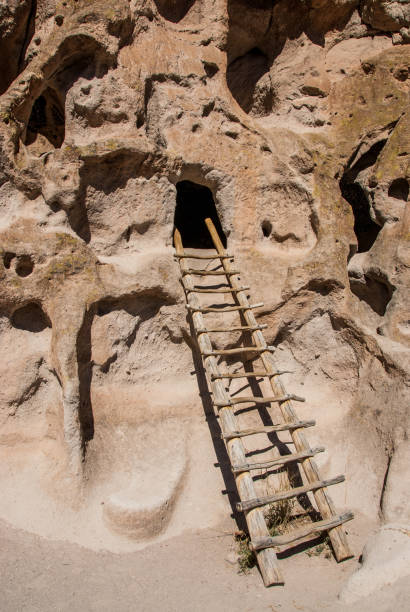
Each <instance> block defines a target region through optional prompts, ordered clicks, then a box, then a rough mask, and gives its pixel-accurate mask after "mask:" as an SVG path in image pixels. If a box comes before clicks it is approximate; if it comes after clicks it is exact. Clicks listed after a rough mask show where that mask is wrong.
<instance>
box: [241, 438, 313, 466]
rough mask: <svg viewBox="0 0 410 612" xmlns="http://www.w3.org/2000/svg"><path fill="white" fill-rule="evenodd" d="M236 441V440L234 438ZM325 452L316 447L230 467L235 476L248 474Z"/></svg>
mask: <svg viewBox="0 0 410 612" xmlns="http://www.w3.org/2000/svg"><path fill="white" fill-rule="evenodd" d="M235 439H236V438H235ZM324 451H325V447H324V446H317V447H316V448H309V449H308V450H303V451H301V452H300V453H290V454H289V455H281V456H280V457H277V458H276V459H270V460H269V461H260V462H259V463H242V464H241V465H238V464H235V465H233V466H232V472H233V473H234V474H237V473H239V472H250V471H253V470H264V469H266V468H270V467H274V466H275V465H285V464H286V463H293V462H296V461H298V462H299V461H302V460H303V459H307V458H308V457H313V456H314V455H317V454H318V453H323V452H324Z"/></svg>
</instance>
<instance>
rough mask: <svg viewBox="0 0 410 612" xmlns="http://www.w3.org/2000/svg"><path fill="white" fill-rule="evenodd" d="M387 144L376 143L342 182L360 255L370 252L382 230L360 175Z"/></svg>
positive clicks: (341, 187)
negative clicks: (350, 208)
mask: <svg viewBox="0 0 410 612" xmlns="http://www.w3.org/2000/svg"><path fill="white" fill-rule="evenodd" d="M386 142H387V141H386V139H383V140H379V141H378V142H376V143H375V144H374V145H373V146H372V147H370V149H369V150H368V151H367V152H366V153H364V154H363V155H362V156H361V157H360V158H359V159H358V161H357V162H356V163H355V164H354V165H353V166H351V167H349V168H347V169H346V171H345V173H344V174H343V176H342V178H341V180H340V191H341V192H342V196H343V198H344V199H345V200H346V201H347V202H349V204H350V206H351V207H352V212H353V216H354V226H353V229H354V233H355V234H356V238H357V252H358V253H365V252H366V251H369V250H370V249H371V247H372V246H373V244H374V243H375V241H376V238H377V236H378V234H379V232H380V230H381V227H380V225H378V224H377V223H376V222H375V221H374V220H373V219H372V217H371V215H370V203H369V200H368V197H367V195H366V193H365V191H364V189H363V187H362V185H361V184H360V174H361V173H365V172H366V170H367V169H368V168H370V167H371V166H373V165H374V164H375V163H376V160H377V157H378V155H379V154H380V152H381V150H382V149H383V147H384V145H385V144H386Z"/></svg>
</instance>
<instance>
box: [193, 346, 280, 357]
mask: <svg viewBox="0 0 410 612" xmlns="http://www.w3.org/2000/svg"><path fill="white" fill-rule="evenodd" d="M274 350H275V347H274V346H265V347H260V346H240V347H238V348H233V349H221V350H220V351H218V350H217V351H204V352H203V353H202V355H203V356H204V357H213V356H215V355H239V354H240V353H266V352H269V353H272V352H273V351H274Z"/></svg>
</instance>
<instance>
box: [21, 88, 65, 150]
mask: <svg viewBox="0 0 410 612" xmlns="http://www.w3.org/2000/svg"><path fill="white" fill-rule="evenodd" d="M64 137H65V117H64V106H63V104H62V101H61V100H60V98H59V96H58V94H57V92H56V91H55V90H54V89H51V87H47V89H45V90H44V91H43V93H42V94H41V96H39V97H38V98H37V100H36V101H35V102H34V104H33V108H32V110H31V115H30V119H29V121H28V125H27V133H26V138H25V142H24V144H25V145H26V146H30V145H34V146H35V147H36V148H38V149H39V151H38V152H39V153H41V152H43V150H44V152H45V151H49V150H52V149H59V148H60V147H61V145H62V144H63V142H64Z"/></svg>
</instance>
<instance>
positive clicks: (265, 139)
mask: <svg viewBox="0 0 410 612" xmlns="http://www.w3.org/2000/svg"><path fill="white" fill-rule="evenodd" d="M409 23H410V3H409V2H407V1H406V0H402V1H396V2H391V1H384V0H364V1H362V2H359V1H358V0H304V1H302V0H286V1H285V0H277V1H273V0H269V1H268V0H254V1H252V2H248V1H245V0H131V1H126V0H118V1H117V2H115V3H114V4H112V3H107V2H104V1H103V0H67V1H66V2H55V1H54V0H37V2H34V1H30V0H25V1H23V2H17V1H8V2H7V1H6V2H4V1H2V2H0V32H1V43H0V51H1V56H2V57H3V58H4V57H7V58H8V62H7V63H6V65H5V66H4V67H3V69H2V73H1V75H0V93H1V94H2V95H1V97H0V119H1V121H0V254H1V257H0V278H1V283H2V291H1V296H0V344H1V347H2V354H3V360H2V364H1V366H0V368H1V372H0V376H1V381H2V385H1V392H0V442H1V445H0V454H1V459H2V460H1V466H2V467H1V468H0V479H1V481H2V489H3V490H4V491H5V492H6V493H5V496H4V501H2V502H0V515H1V516H3V517H5V518H7V519H8V520H10V521H13V522H14V523H15V524H17V525H19V526H22V527H25V528H29V529H32V530H34V531H38V532H39V533H43V534H46V535H52V536H53V537H67V538H71V539H73V540H76V541H80V542H81V543H83V544H86V545H87V544H88V545H90V546H94V547H98V546H108V547H112V548H114V549H127V547H130V546H133V545H134V544H131V543H130V542H131V540H130V539H129V537H130V536H131V538H134V541H135V539H137V540H139V539H141V537H147V536H149V537H153V536H156V535H158V533H159V532H165V531H166V529H167V526H168V529H173V530H174V532H175V531H178V530H180V529H182V528H183V527H190V526H192V525H191V524H190V523H189V520H188V519H187V517H186V515H185V514H184V512H183V509H182V508H183V507H186V506H187V504H188V505H189V504H193V503H195V504H197V506H196V512H197V514H196V519H195V522H196V523H197V522H201V521H203V522H204V523H206V522H208V524H211V523H212V522H214V521H217V520H218V519H219V518H220V516H222V515H223V514H224V513H226V512H228V511H229V510H228V509H229V506H228V503H227V502H226V501H224V500H221V499H220V493H219V491H220V488H221V482H220V476H219V475H218V470H215V469H213V470H212V474H210V473H209V472H210V470H211V466H212V463H213V461H215V458H214V457H213V449H212V443H211V439H210V436H209V432H208V431H207V425H206V422H205V419H204V412H203V408H202V402H201V398H200V397H199V395H198V388H197V383H196V378H195V377H194V376H193V375H192V370H193V353H192V350H193V345H192V341H191V340H190V331H189V326H188V325H187V321H186V311H185V308H184V296H183V292H182V289H181V286H180V284H179V282H178V269H177V266H176V264H175V262H174V261H173V257H172V253H173V248H172V231H173V226H174V216H175V209H176V202H177V198H178V197H180V198H181V199H182V200H184V198H185V199H186V198H187V197H188V196H189V193H190V191H189V190H190V189H191V191H192V189H194V190H195V189H196V190H200V186H202V187H206V188H208V190H209V191H208V192H207V193H208V194H209V196H210V197H211V196H212V198H213V201H214V203H215V206H216V210H217V213H218V216H219V220H220V222H221V226H222V229H223V232H224V234H225V236H226V238H227V243H228V248H229V250H230V251H232V252H234V253H235V255H236V257H237V260H238V262H239V266H240V268H241V270H242V272H243V278H244V280H245V281H246V284H249V285H250V286H251V293H252V296H253V297H254V298H256V299H257V300H259V299H263V301H264V304H265V306H264V308H263V309H262V310H261V311H260V313H259V319H260V321H261V322H264V323H267V324H268V334H267V337H268V339H269V341H270V342H271V344H273V345H275V346H276V347H277V351H276V359H277V362H278V364H279V365H280V366H286V369H289V370H292V371H293V372H294V374H293V375H292V377H289V378H288V380H287V381H286V384H287V386H288V387H289V389H290V390H291V391H292V392H298V391H300V390H301V389H303V391H304V393H303V394H304V395H305V396H306V398H307V404H306V411H307V415H306V416H309V418H310V417H315V418H316V420H317V422H318V425H319V427H318V433H317V436H318V439H320V440H322V441H323V442H325V441H326V443H327V447H328V449H329V451H330V452H329V454H328V457H329V458H328V459H326V457H325V459H324V460H323V461H322V463H323V469H324V473H326V471H329V473H330V472H332V474H334V473H339V471H341V472H344V473H346V476H347V482H346V485H343V487H340V488H339V490H338V491H339V492H338V493H336V494H335V501H336V503H337V505H338V506H339V507H343V506H345V505H346V506H349V507H351V508H353V509H355V510H357V511H358V512H359V513H363V514H364V515H365V516H366V517H369V518H371V519H372V520H373V521H375V520H379V518H381V520H383V521H385V522H386V521H396V522H397V521H398V522H400V521H402V522H407V523H409V522H410V510H409V505H408V502H407V491H406V488H405V486H404V482H405V479H406V478H408V475H409V462H408V458H409V454H410V450H409V442H408V433H409V413H408V399H409V394H408V374H409V355H410V318H409V311H408V303H409V284H410V279H409V266H410V241H409V240H410V212H409V205H408V196H409V183H410V169H409V160H410V114H409V110H408V101H409V83H410V47H409V46H407V45H406V43H408V42H409V41H410V30H409ZM187 194H188V195H187ZM194 214H195V213H194ZM193 246H194V245H193ZM303 410H305V409H303ZM205 438H207V439H205ZM208 438H209V440H208ZM189 466H191V469H189ZM193 467H195V473H193ZM164 474H165V475H164ZM198 479H199V480H200V481H201V482H200V483H198ZM149 482H155V483H156V491H155V494H154V493H153V492H152V490H151V487H150V486H148V484H147V483H149ZM222 486H223V485H222ZM204 488H205V490H206V495H205V496H201V498H200V499H203V498H204V497H206V498H207V499H208V501H206V500H205V501H200V500H198V497H197V493H198V492H199V491H200V490H201V491H203V490H204ZM209 499H212V503H210V502H209ZM201 504H202V505H201ZM147 508H148V510H147ZM153 513H156V514H155V517H157V519H156V520H153V518H152V517H153V516H154V514H153ZM56 517H57V518H56ZM144 517H145V519H144ZM141 521H142V522H141ZM144 521H145V522H144ZM117 532H119V533H120V535H115V534H116V533H117ZM124 534H126V535H125V536H124Z"/></svg>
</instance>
